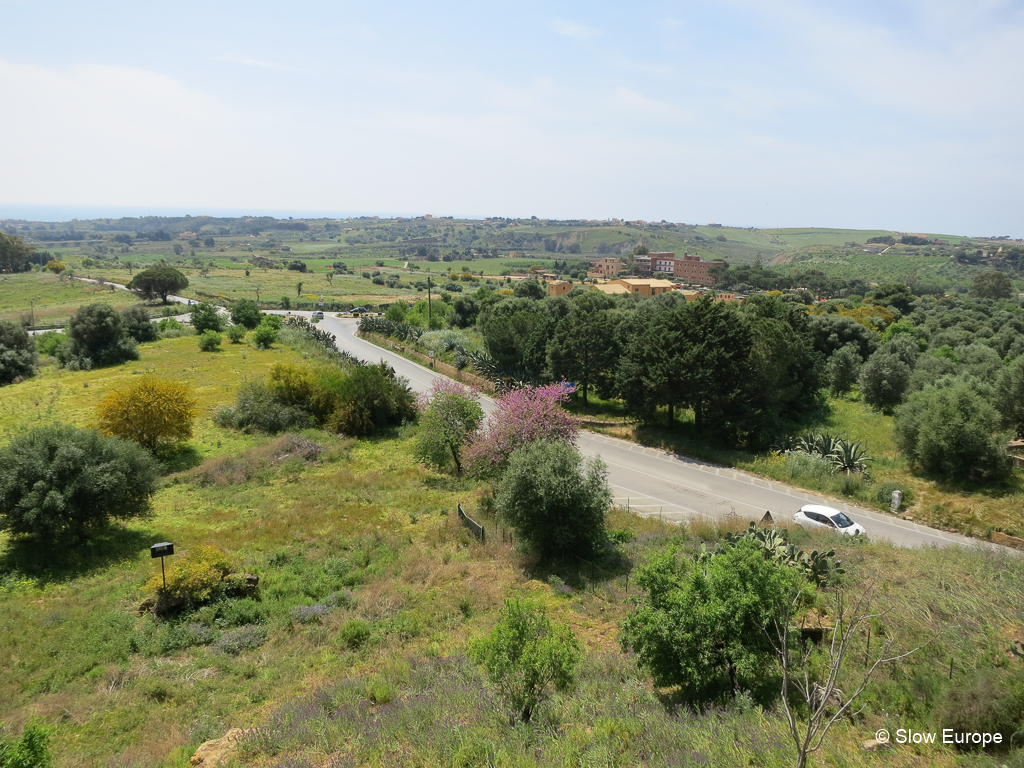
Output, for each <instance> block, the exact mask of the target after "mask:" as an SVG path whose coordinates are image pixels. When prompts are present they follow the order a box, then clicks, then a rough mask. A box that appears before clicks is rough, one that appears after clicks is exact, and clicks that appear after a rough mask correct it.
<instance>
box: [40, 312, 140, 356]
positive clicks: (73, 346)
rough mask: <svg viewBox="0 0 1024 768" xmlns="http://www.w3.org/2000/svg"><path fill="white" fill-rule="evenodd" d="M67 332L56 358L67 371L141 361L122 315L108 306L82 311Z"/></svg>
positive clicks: (76, 313)
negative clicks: (126, 330)
mask: <svg viewBox="0 0 1024 768" xmlns="http://www.w3.org/2000/svg"><path fill="white" fill-rule="evenodd" d="M66 330H67V342H66V343H64V344H62V345H61V346H60V347H59V348H58V349H57V358H58V359H59V360H60V361H61V363H63V364H64V365H65V367H67V368H71V369H76V370H77V369H78V368H85V369H88V368H102V367H104V366H108V365H117V364H118V363H123V362H125V361H127V360H137V359H138V357H139V350H138V347H137V346H136V345H135V340H134V339H132V338H131V337H130V336H128V334H127V333H125V329H124V326H123V324H122V322H121V315H120V314H118V313H117V311H116V310H115V309H114V308H113V307H111V306H109V305H107V304H89V305H87V306H84V307H79V308H78V311H76V312H75V314H74V315H73V316H72V317H71V319H70V320H69V321H68V326H67V329H66ZM76 366H77V368H76Z"/></svg>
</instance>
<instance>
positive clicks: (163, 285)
mask: <svg viewBox="0 0 1024 768" xmlns="http://www.w3.org/2000/svg"><path fill="white" fill-rule="evenodd" d="M130 268H131V267H129V269H130ZM127 287H128V290H129V291H135V292H136V293H138V294H139V295H141V296H143V297H144V298H147V299H155V298H159V299H160V300H161V301H163V303H164V304H166V303H167V297H168V296H170V295H171V294H172V293H176V292H180V291H183V290H185V289H186V288H188V278H187V277H185V275H184V274H182V273H181V272H179V271H178V270H176V269H174V268H173V267H151V268H149V269H144V270H142V271H141V272H139V274H137V275H135V277H133V278H132V281H131V282H130V283H128V286H127Z"/></svg>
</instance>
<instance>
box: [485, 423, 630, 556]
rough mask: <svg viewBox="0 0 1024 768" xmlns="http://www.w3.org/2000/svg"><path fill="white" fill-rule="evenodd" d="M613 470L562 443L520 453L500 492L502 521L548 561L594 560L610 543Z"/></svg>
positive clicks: (514, 456)
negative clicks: (556, 558)
mask: <svg viewBox="0 0 1024 768" xmlns="http://www.w3.org/2000/svg"><path fill="white" fill-rule="evenodd" d="M607 474H608V473H607V469H606V468H605V464H604V462H603V461H601V459H600V457H595V458H592V459H589V460H588V461H587V462H586V463H584V461H583V456H582V455H580V452H579V451H577V450H576V448H574V447H573V446H572V445H570V444H569V443H566V442H564V441H561V440H557V441H555V442H551V443H548V442H544V441H537V442H535V443H531V444H529V445H526V446H524V447H522V448H520V449H519V450H518V451H516V452H514V453H513V454H512V457H511V458H510V459H509V463H508V469H507V470H506V472H505V474H504V475H503V476H502V477H501V479H500V480H499V481H498V483H497V485H496V487H495V493H494V495H495V499H494V505H495V508H496V509H497V511H498V515H499V517H500V518H501V519H502V520H503V521H505V523H507V524H508V525H509V526H510V527H512V528H514V529H515V531H516V533H517V535H518V537H519V539H520V540H521V541H522V542H524V543H525V544H527V545H528V546H530V547H531V548H533V549H535V550H537V551H538V552H539V553H540V554H541V555H542V556H552V555H555V556H563V555H566V554H579V555H584V554H588V553H590V552H592V551H594V550H595V549H597V548H599V547H600V546H601V544H602V543H603V542H604V537H605V529H604V526H605V515H606V513H607V511H608V508H609V507H610V506H611V503H612V492H611V488H609V487H608V480H607Z"/></svg>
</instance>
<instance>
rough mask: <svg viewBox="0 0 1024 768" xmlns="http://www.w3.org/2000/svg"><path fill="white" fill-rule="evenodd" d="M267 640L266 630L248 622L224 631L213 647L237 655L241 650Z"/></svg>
mask: <svg viewBox="0 0 1024 768" xmlns="http://www.w3.org/2000/svg"><path fill="white" fill-rule="evenodd" d="M265 642H267V630H266V629H264V628H263V627H260V626H258V625H255V624H248V625H246V626H244V627H239V628H238V629H233V630H231V631H230V632H225V633H224V634H223V635H221V636H220V640H218V641H217V642H216V643H215V644H214V646H213V647H214V649H215V650H217V651H219V652H221V653H227V654H230V655H232V656H237V655H238V654H239V653H241V652H242V651H251V650H254V649H256V648H259V647H260V646H261V645H263V644H264V643H265Z"/></svg>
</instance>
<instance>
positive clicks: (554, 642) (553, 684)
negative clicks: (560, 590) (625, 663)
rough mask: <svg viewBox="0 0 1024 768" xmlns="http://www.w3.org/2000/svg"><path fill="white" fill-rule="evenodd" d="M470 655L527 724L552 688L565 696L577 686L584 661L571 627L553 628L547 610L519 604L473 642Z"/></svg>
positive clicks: (511, 606) (513, 602)
mask: <svg viewBox="0 0 1024 768" xmlns="http://www.w3.org/2000/svg"><path fill="white" fill-rule="evenodd" d="M469 652H470V656H471V657H472V658H473V660H474V661H475V662H476V663H477V664H480V665H481V666H482V667H483V668H484V671H485V672H486V674H487V677H488V679H489V680H490V681H491V683H492V684H494V685H495V686H497V688H498V690H499V691H500V692H501V695H502V697H503V698H504V699H505V701H506V702H507V704H508V705H509V707H510V708H511V709H512V712H513V713H514V715H513V717H514V718H517V719H519V720H521V721H522V722H524V723H528V722H530V718H531V717H532V716H533V712H534V710H535V709H536V708H537V705H538V704H540V703H541V702H543V701H544V700H545V699H546V698H547V697H548V696H550V695H551V692H552V689H554V690H557V691H564V690H566V689H567V688H569V687H570V686H571V685H572V684H573V683H574V682H575V680H576V665H577V664H578V663H579V660H580V658H581V656H582V651H581V649H580V644H579V642H578V641H577V640H576V638H575V636H574V635H573V634H572V631H571V630H570V629H569V628H568V627H565V626H560V625H557V624H553V623H552V622H551V620H550V619H548V618H547V616H545V615H544V613H543V611H541V610H539V609H537V608H534V607H533V606H532V605H530V604H529V603H527V602H524V601H521V600H515V599H508V600H506V601H505V608H504V610H503V611H502V613H501V617H500V618H499V620H498V623H497V624H496V625H495V626H494V629H492V630H491V632H490V634H489V635H487V637H483V638H480V639H478V640H476V641H475V642H473V643H472V644H471V645H470V649H469Z"/></svg>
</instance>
